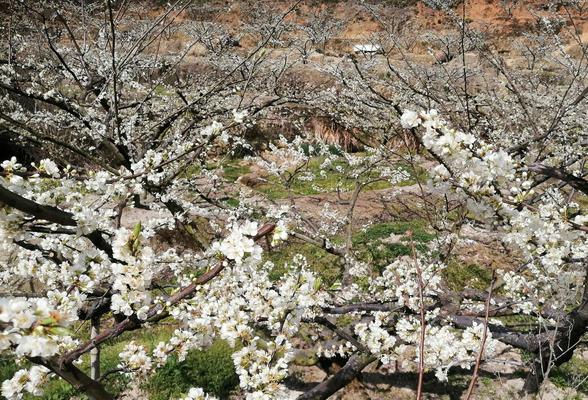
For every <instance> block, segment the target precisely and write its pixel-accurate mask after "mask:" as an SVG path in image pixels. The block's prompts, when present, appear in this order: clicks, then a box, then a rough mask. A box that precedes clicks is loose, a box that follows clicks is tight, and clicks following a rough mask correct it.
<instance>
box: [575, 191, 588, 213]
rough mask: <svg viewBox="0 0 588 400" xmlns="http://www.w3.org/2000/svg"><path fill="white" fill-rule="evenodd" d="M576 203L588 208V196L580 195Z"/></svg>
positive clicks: (584, 208) (583, 208) (581, 207)
mask: <svg viewBox="0 0 588 400" xmlns="http://www.w3.org/2000/svg"><path fill="white" fill-rule="evenodd" d="M576 203H578V205H579V206H580V209H581V210H588V196H584V195H582V196H578V197H577V198H576Z"/></svg>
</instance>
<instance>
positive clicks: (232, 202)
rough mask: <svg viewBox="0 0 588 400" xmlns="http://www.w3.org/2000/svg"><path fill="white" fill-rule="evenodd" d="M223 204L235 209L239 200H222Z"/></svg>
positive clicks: (230, 198) (232, 198)
mask: <svg viewBox="0 0 588 400" xmlns="http://www.w3.org/2000/svg"><path fill="white" fill-rule="evenodd" d="M223 203H225V204H226V205H227V206H229V207H232V208H236V207H239V204H240V202H239V199H235V198H234V197H229V198H227V199H225V200H223Z"/></svg>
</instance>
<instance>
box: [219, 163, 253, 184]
mask: <svg viewBox="0 0 588 400" xmlns="http://www.w3.org/2000/svg"><path fill="white" fill-rule="evenodd" d="M250 172H251V169H250V168H249V167H248V166H246V165H240V164H237V163H233V162H231V163H227V164H226V165H224V166H223V175H224V177H225V179H226V180H227V181H229V182H235V181H236V180H237V179H238V178H239V177H240V176H241V175H245V174H248V173H250Z"/></svg>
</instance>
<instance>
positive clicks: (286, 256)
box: [263, 241, 341, 287]
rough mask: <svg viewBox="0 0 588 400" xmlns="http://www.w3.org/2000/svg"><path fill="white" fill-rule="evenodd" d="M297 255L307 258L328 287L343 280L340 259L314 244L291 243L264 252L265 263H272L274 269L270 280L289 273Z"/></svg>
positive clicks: (312, 268) (311, 267)
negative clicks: (290, 265) (290, 264)
mask: <svg viewBox="0 0 588 400" xmlns="http://www.w3.org/2000/svg"><path fill="white" fill-rule="evenodd" d="M296 254H301V255H303V256H305V257H306V259H307V261H308V264H309V267H310V269H311V270H312V271H314V272H316V273H317V274H318V275H319V276H320V277H321V279H322V281H323V282H324V284H325V285H327V287H330V286H331V285H333V284H334V283H335V282H337V280H339V279H341V265H340V260H339V257H337V256H334V255H332V254H329V253H327V252H326V251H324V250H323V249H320V248H318V247H317V246H314V245H312V244H306V243H300V242H294V241H293V242H289V243H288V244H286V245H284V246H280V247H278V248H275V249H272V250H271V251H266V252H264V255H263V256H264V261H271V262H272V263H273V264H274V268H273V269H272V270H271V271H270V274H269V276H270V279H271V280H273V281H275V280H278V279H280V278H281V277H282V276H284V275H285V274H286V273H287V272H289V265H286V264H287V263H291V262H292V259H293V257H294V256H295V255H296Z"/></svg>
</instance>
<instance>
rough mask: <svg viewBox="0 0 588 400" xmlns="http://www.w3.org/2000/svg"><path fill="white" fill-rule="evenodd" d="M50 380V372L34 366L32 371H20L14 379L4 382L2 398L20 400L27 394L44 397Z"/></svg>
mask: <svg viewBox="0 0 588 400" xmlns="http://www.w3.org/2000/svg"><path fill="white" fill-rule="evenodd" d="M48 379H49V370H48V369H47V368H45V367H42V366H38V365H34V366H32V367H31V368H30V369H28V370H26V369H20V370H18V371H16V372H15V374H14V375H13V376H12V378H10V379H7V380H5V381H4V382H2V396H4V398H6V399H7V400H20V399H22V398H23V396H24V394H25V392H26V393H30V394H31V395H33V396H42V395H43V392H44V389H45V384H46V383H47V381H48Z"/></svg>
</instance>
